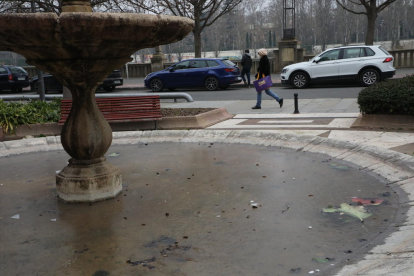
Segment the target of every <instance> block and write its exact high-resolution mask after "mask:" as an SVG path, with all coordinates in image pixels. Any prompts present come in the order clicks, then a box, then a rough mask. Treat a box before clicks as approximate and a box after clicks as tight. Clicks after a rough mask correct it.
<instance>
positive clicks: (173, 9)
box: [125, 0, 242, 57]
mask: <svg viewBox="0 0 414 276" xmlns="http://www.w3.org/2000/svg"><path fill="white" fill-rule="evenodd" d="M125 1H126V2H128V3H129V4H130V5H133V6H137V7H139V8H141V9H144V10H146V11H148V12H151V13H155V14H165V13H168V14H172V15H176V16H184V17H188V18H191V19H193V20H194V23H195V25H194V29H193V34H194V49H195V57H201V47H202V41H201V33H202V32H203V30H204V28H206V27H208V26H211V25H212V24H213V23H214V22H216V21H217V19H219V18H220V17H221V16H223V15H225V14H227V13H229V12H230V11H232V10H233V9H234V8H235V7H236V6H237V5H238V4H239V3H240V2H241V1H242V0H125Z"/></svg>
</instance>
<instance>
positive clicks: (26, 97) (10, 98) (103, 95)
mask: <svg viewBox="0 0 414 276" xmlns="http://www.w3.org/2000/svg"><path fill="white" fill-rule="evenodd" d="M149 95H151V96H153V95H158V96H160V99H173V100H174V101H177V99H184V100H186V101H187V102H194V100H193V98H192V97H191V95H190V94H188V93H151V94H148V93H134V94H130V93H128V94H126V93H116V94H108V93H99V94H95V97H96V98H112V97H114V96H115V97H136V96H149ZM62 97H63V95H45V98H46V100H53V99H55V98H62ZM0 99H1V100H3V101H30V100H38V99H39V95H4V96H3V95H2V96H0Z"/></svg>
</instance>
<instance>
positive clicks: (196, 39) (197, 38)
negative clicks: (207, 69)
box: [193, 22, 201, 58]
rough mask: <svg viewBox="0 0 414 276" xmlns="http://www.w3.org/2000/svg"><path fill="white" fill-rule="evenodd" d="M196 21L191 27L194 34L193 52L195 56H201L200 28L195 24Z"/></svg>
mask: <svg viewBox="0 0 414 276" xmlns="http://www.w3.org/2000/svg"><path fill="white" fill-rule="evenodd" d="M197 25H198V24H197V22H196V24H195V27H194V29H193V34H194V52H195V57H196V58H201V29H200V27H199V26H197Z"/></svg>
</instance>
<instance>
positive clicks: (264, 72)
mask: <svg viewBox="0 0 414 276" xmlns="http://www.w3.org/2000/svg"><path fill="white" fill-rule="evenodd" d="M259 56H260V61H259V68H257V74H256V79H261V78H264V77H266V76H269V75H270V62H269V58H268V57H267V51H266V49H260V50H259ZM265 92H266V94H267V95H269V96H270V97H272V98H273V99H275V100H276V101H277V102H278V103H279V106H280V108H282V106H283V98H279V96H278V95H276V94H275V93H273V92H272V91H270V89H269V88H267V89H265ZM261 104H262V91H260V92H257V102H256V105H255V106H253V107H252V109H261V108H262V107H261Z"/></svg>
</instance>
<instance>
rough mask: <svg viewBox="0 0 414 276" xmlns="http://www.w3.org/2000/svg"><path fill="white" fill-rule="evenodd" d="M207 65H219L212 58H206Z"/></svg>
mask: <svg viewBox="0 0 414 276" xmlns="http://www.w3.org/2000/svg"><path fill="white" fill-rule="evenodd" d="M207 65H208V67H216V66H219V64H218V62H217V61H214V60H207Z"/></svg>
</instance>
